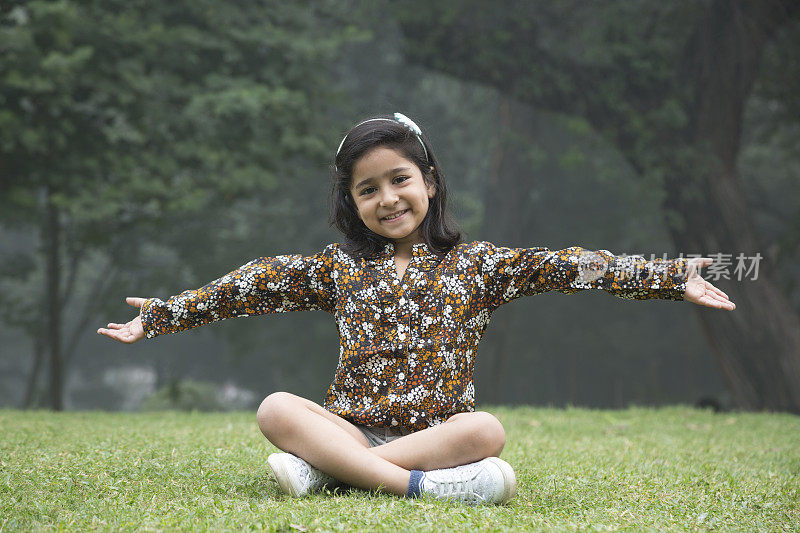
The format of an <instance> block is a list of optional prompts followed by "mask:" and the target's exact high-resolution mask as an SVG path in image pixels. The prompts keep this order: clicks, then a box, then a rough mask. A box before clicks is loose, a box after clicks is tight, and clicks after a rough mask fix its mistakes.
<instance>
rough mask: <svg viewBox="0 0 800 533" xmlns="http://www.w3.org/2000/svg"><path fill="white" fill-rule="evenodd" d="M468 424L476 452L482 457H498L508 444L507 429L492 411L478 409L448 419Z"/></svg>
mask: <svg viewBox="0 0 800 533" xmlns="http://www.w3.org/2000/svg"><path fill="white" fill-rule="evenodd" d="M450 420H452V421H453V422H459V423H463V424H466V426H467V427H466V431H467V435H469V440H470V442H471V447H473V448H474V451H475V454H476V455H479V456H482V457H497V456H499V455H500V452H501V451H503V447H504V446H505V444H506V431H505V429H503V424H501V423H500V421H499V420H498V419H497V417H495V416H494V415H493V414H491V413H487V412H486V411H476V412H474V413H459V414H457V415H453V416H452V417H451V418H450V419H449V420H448V421H450Z"/></svg>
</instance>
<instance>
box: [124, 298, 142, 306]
mask: <svg viewBox="0 0 800 533" xmlns="http://www.w3.org/2000/svg"><path fill="white" fill-rule="evenodd" d="M145 300H146V298H138V297H135V296H128V297H127V298H125V302H126V303H127V304H128V305H132V306H133V307H141V306H143V305H144V302H145Z"/></svg>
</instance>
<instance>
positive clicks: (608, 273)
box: [479, 243, 686, 309]
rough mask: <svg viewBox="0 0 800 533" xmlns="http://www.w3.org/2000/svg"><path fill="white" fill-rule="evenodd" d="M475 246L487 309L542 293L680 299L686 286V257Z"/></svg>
mask: <svg viewBox="0 0 800 533" xmlns="http://www.w3.org/2000/svg"><path fill="white" fill-rule="evenodd" d="M480 245H482V246H483V247H484V250H482V253H480V254H479V257H480V258H481V275H482V280H480V282H481V283H480V284H481V285H483V289H484V294H485V297H486V298H487V300H488V304H489V306H490V307H491V308H492V309H495V308H497V307H499V306H500V305H502V304H504V303H507V302H510V301H511V300H514V299H516V298H519V297H520V296H530V295H534V294H540V293H543V292H547V291H560V292H563V293H566V294H572V293H575V292H578V291H581V290H587V289H603V290H605V291H608V292H610V293H611V294H613V295H614V296H618V297H620V298H629V299H635V300H646V299H650V298H660V299H664V300H683V293H684V292H685V290H686V259H674V260H665V259H656V260H654V261H647V260H646V259H645V258H644V257H642V256H636V255H633V256H615V255H614V254H612V253H611V252H609V251H607V250H597V251H591V250H586V249H584V248H580V247H577V246H574V247H571V248H566V249H564V250H558V251H551V250H548V249H547V248H505V247H499V246H494V245H492V244H491V243H480Z"/></svg>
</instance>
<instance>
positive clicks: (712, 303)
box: [683, 257, 736, 311]
mask: <svg viewBox="0 0 800 533" xmlns="http://www.w3.org/2000/svg"><path fill="white" fill-rule="evenodd" d="M713 262H714V261H713V259H711V258H709V257H695V258H693V259H690V260H689V261H688V263H687V271H686V292H685V293H684V294H683V299H684V300H686V301H687V302H692V303H696V304H697V305H704V306H706V307H713V308H715V309H727V310H728V311H733V310H734V309H736V304H734V303H733V302H732V301H730V300H729V299H728V295H727V294H725V293H724V292H722V291H721V290H719V289H718V288H716V287H715V286H713V285H712V284H710V283H709V282H707V281H706V280H704V279H703V277H702V276H701V275H700V272H698V270H699V269H700V268H704V267H707V266H708V265H710V264H711V263H713Z"/></svg>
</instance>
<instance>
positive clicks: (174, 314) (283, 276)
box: [140, 244, 336, 338]
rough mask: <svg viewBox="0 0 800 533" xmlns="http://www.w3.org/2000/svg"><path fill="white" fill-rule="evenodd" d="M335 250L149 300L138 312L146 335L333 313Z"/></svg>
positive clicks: (283, 258)
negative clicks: (248, 319) (291, 314)
mask: <svg viewBox="0 0 800 533" xmlns="http://www.w3.org/2000/svg"><path fill="white" fill-rule="evenodd" d="M335 246H336V245H333V244H331V245H329V246H328V247H327V248H325V250H324V251H323V252H321V253H319V254H316V255H313V256H310V257H304V256H301V255H280V256H277V257H262V258H260V259H256V260H254V261H251V262H249V263H247V264H246V265H244V266H242V267H240V268H238V269H236V270H234V271H233V272H230V273H228V274H226V275H224V276H222V277H221V278H219V279H217V280H214V281H212V282H211V283H209V284H208V285H205V286H204V287H201V288H200V289H196V290H187V291H184V292H182V293H180V294H178V295H177V296H173V297H171V298H170V299H168V300H167V301H166V302H164V301H162V300H159V299H158V298H152V299H149V300H147V301H145V303H144V305H142V309H141V313H140V316H141V318H142V326H143V327H144V331H145V335H146V336H147V338H153V337H155V336H157V335H163V334H166V333H176V332H178V331H184V330H186V329H189V328H195V327H198V326H202V325H205V324H208V323H210V322H214V321H216V320H225V319H226V318H231V317H243V316H250V315H261V314H266V313H281V312H286V311H311V310H317V309H320V310H323V311H328V312H332V311H333V309H334V307H335V304H334V296H335V289H334V281H333V277H332V272H333V262H334V256H335Z"/></svg>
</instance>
